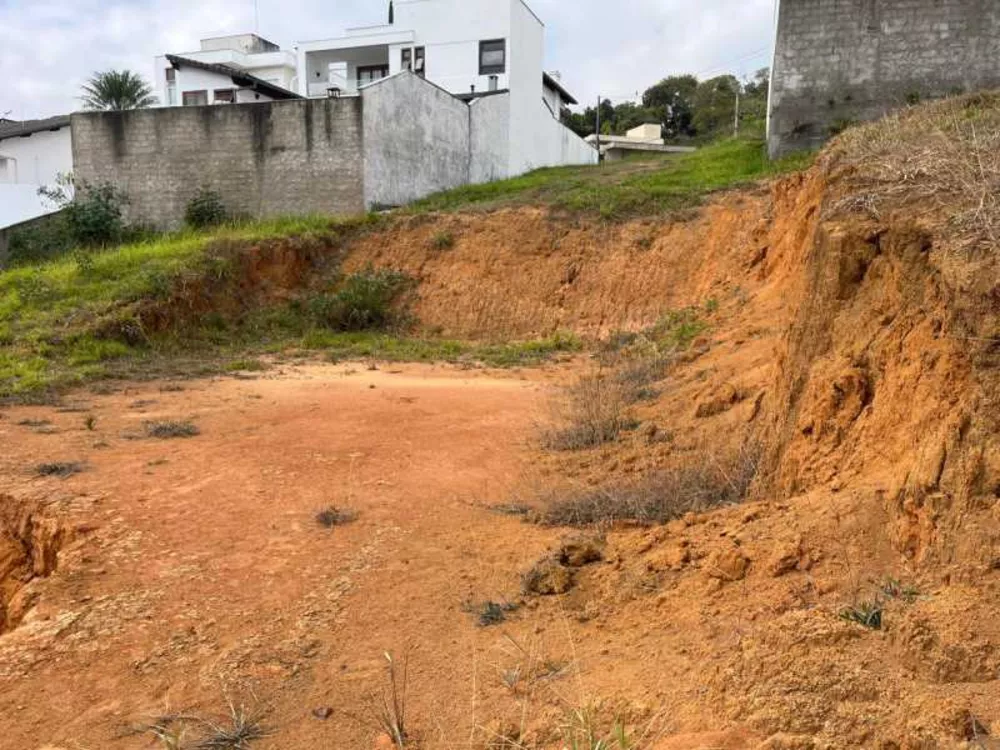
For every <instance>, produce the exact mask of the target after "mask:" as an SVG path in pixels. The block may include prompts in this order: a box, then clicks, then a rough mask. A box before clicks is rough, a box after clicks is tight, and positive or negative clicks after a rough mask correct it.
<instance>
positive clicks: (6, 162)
mask: <svg viewBox="0 0 1000 750" xmlns="http://www.w3.org/2000/svg"><path fill="white" fill-rule="evenodd" d="M0 160H3V161H2V166H0V229H2V228H3V227H8V226H10V225H12V224H19V223H20V222H22V221H27V220H29V219H34V218H35V217H37V216H42V215H44V214H47V213H51V212H52V211H54V210H55V207H54V206H52V205H51V204H50V203H48V201H46V200H45V199H43V198H42V197H41V196H39V195H38V189H39V188H40V187H42V186H50V187H51V186H54V185H55V183H56V179H57V178H58V177H59V175H61V174H69V173H70V172H72V171H73V145H72V140H71V137H70V128H69V126H66V127H64V128H60V129H59V130H57V131H50V130H46V131H43V132H41V133H32V134H31V135H29V136H26V137H24V138H21V137H20V136H18V137H14V138H5V139H4V140H0Z"/></svg>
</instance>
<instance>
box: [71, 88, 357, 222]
mask: <svg viewBox="0 0 1000 750" xmlns="http://www.w3.org/2000/svg"><path fill="white" fill-rule="evenodd" d="M361 108H362V106H361V101H360V100H359V99H323V100H315V101H289V102H268V103H262V104H249V105H241V106H215V107H213V106H209V107H177V108H163V109H151V110H140V111H131V112H95V113H89V112H88V113H81V114H75V115H73V122H72V129H73V161H74V172H75V175H76V177H77V178H79V179H82V180H85V181H88V182H110V183H113V184H115V185H117V186H118V187H120V188H121V189H122V190H124V191H125V192H126V193H127V194H128V196H129V198H130V204H129V206H128V215H129V219H130V220H133V221H139V222H143V223H148V224H151V225H153V226H156V227H159V228H175V227H177V226H179V225H180V224H181V223H182V222H183V218H184V211H185V208H186V206H187V203H188V201H190V200H191V198H192V197H193V196H194V195H195V194H196V193H197V192H198V190H199V188H200V187H201V186H206V187H209V188H211V189H213V190H216V191H218V192H219V193H220V194H221V196H222V199H223V201H224V202H225V204H226V206H227V208H228V209H229V210H231V211H233V212H237V213H240V214H245V215H249V216H254V217H261V218H263V217H271V216H283V215H295V214H298V215H302V214H309V213H324V214H336V215H347V214H355V213H359V212H361V211H363V210H364V208H365V205H364V187H363V186H364V183H363V180H364V174H363V144H362V115H361Z"/></svg>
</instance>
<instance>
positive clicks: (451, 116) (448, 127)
mask: <svg viewBox="0 0 1000 750" xmlns="http://www.w3.org/2000/svg"><path fill="white" fill-rule="evenodd" d="M362 100H363V102H364V107H363V109H364V115H363V121H364V144H365V147H364V175H365V176H364V185H365V190H364V192H365V204H366V205H367V206H369V207H372V206H399V205H403V204H404V203H409V202H410V201H413V200H416V199H418V198H422V197H423V196H425V195H429V194H431V193H434V192H437V191H440V190H447V189H448V188H453V187H457V186H459V185H465V184H466V183H468V182H469V162H470V158H471V152H470V143H469V121H470V117H471V116H470V113H469V105H467V104H466V103H465V102H463V101H461V100H459V99H456V98H455V97H454V96H452V95H451V94H449V93H448V92H447V91H445V90H443V89H440V88H438V87H437V86H435V85H433V84H431V83H428V82H427V81H425V80H424V79H422V78H420V77H419V76H416V75H414V74H412V73H409V72H406V73H400V74H398V75H395V76H392V77H390V78H386V79H383V80H382V81H379V82H378V83H375V84H372V85H371V86H368V87H366V88H365V89H364V90H363V92H362Z"/></svg>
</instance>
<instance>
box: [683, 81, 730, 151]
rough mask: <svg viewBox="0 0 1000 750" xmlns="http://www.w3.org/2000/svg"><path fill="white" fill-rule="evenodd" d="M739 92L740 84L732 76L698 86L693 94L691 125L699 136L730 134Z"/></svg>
mask: <svg viewBox="0 0 1000 750" xmlns="http://www.w3.org/2000/svg"><path fill="white" fill-rule="evenodd" d="M740 91H741V86H740V82H739V81H738V80H736V76H732V75H724V76H717V77H715V78H710V79H709V80H707V81H702V82H701V83H699V84H698V88H697V90H696V91H695V92H694V102H693V104H694V117H693V119H692V123H693V125H694V127H695V130H696V131H697V132H698V135H699V136H702V137H704V136H720V135H723V134H725V133H726V132H729V133H732V129H733V121H734V117H735V115H736V95H737V94H738V93H739V92H740Z"/></svg>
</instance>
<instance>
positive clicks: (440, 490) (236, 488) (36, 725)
mask: <svg viewBox="0 0 1000 750" xmlns="http://www.w3.org/2000/svg"><path fill="white" fill-rule="evenodd" d="M538 381H539V376H537V375H536V376H533V379H531V380H527V379H524V380H522V379H518V377H516V376H508V377H503V378H496V377H490V376H484V375H481V374H470V373H462V372H459V371H454V370H440V369H438V370H436V369H433V368H422V367H405V368H394V369H392V370H390V371H387V372H386V371H382V372H367V371H363V370H355V371H353V372H352V371H351V370H350V369H345V368H343V367H340V368H334V367H326V368H308V369H296V370H293V371H290V372H287V373H285V374H283V375H281V376H280V377H270V376H268V377H264V378H261V379H257V380H252V381H245V380H222V381H216V382H195V383H193V384H188V385H185V386H184V390H183V391H170V390H166V391H165V390H161V388H160V387H159V386H143V387H137V388H134V389H130V390H128V391H127V392H125V393H119V394H114V395H108V396H91V395H90V394H79V395H78V396H77V397H76V399H75V400H74V401H78V402H80V403H79V404H77V406H78V407H79V408H80V409H82V411H75V410H73V411H68V412H66V411H60V410H58V409H54V408H49V407H45V408H43V407H33V408H20V409H13V410H10V411H8V412H6V413H5V414H4V415H3V419H2V420H0V441H2V442H3V444H4V445H6V446H8V449H6V450H5V451H4V455H3V456H2V457H0V476H2V484H0V492H5V493H8V494H9V495H11V496H14V497H17V498H39V499H45V500H48V501H51V500H52V499H53V498H59V499H61V500H62V502H61V504H60V508H59V511H58V512H59V514H60V515H61V516H62V517H64V518H69V519H72V523H71V525H75V527H76V528H75V537H76V541H75V542H73V543H72V544H71V545H70V546H69V547H67V548H66V549H65V550H64V551H63V555H62V566H61V569H60V571H58V572H57V573H56V574H55V575H54V576H52V577H51V578H50V579H48V580H47V581H45V582H44V584H42V585H41V586H40V588H39V590H40V592H41V593H40V595H41V599H40V602H39V604H38V606H37V607H36V608H35V610H34V611H33V612H32V613H31V614H30V615H29V617H28V618H27V619H26V621H25V622H24V623H23V624H22V625H21V626H20V627H19V628H17V629H16V630H14V631H13V632H12V633H10V634H8V635H6V636H4V637H3V638H2V639H0V675H2V676H3V683H4V687H3V688H2V689H0V715H3V716H5V717H6V721H5V731H4V733H3V736H2V738H0V746H2V747H3V748H10V749H11V750H14V749H15V748H18V749H21V748H36V747H41V746H44V745H45V744H46V743H51V744H54V745H56V746H59V747H66V748H76V747H81V748H104V747H112V746H113V747H119V746H120V747H123V748H124V747H141V746H146V745H145V744H144V743H146V742H147V741H148V738H147V739H143V740H141V741H140V740H139V739H136V738H127V737H126V738H121V737H119V736H118V735H120V733H121V730H122V729H123V728H125V727H127V725H128V724H129V723H132V722H135V721H137V720H140V719H142V718H143V717H144V716H146V715H149V714H150V712H152V713H155V712H157V711H165V710H168V709H188V708H191V707H195V708H197V709H198V710H201V711H204V712H207V713H211V712H212V711H215V710H218V709H219V708H221V707H223V706H224V696H226V695H228V696H231V697H233V698H234V699H236V700H241V701H242V700H247V699H248V698H247V696H248V695H249V694H250V693H251V692H252V693H253V694H255V695H257V696H258V697H260V699H261V700H262V701H265V702H267V703H268V704H272V705H273V711H272V713H271V715H270V717H269V720H268V721H269V722H270V723H271V724H272V725H273V726H274V727H275V728H276V729H279V730H280V740H279V739H278V737H277V736H276V737H275V739H274V740H269V741H266V742H264V743H262V744H261V747H269V746H270V747H281V748H317V747H330V748H341V747H366V746H368V744H370V738H371V737H372V735H373V732H372V730H371V729H370V728H369V727H366V726H364V724H363V722H362V723H359V722H357V721H355V720H352V719H350V718H349V717H348V714H352V715H353V714H358V713H363V709H362V705H361V703H360V702H359V698H360V697H361V695H362V694H363V693H365V692H366V691H368V690H370V689H372V688H374V687H377V686H378V685H379V684H380V683H381V681H382V673H383V664H384V662H383V661H382V654H383V652H385V651H392V652H394V653H396V654H399V655H401V654H403V653H404V652H406V651H407V650H411V649H412V652H411V656H410V663H411V696H412V698H411V702H412V707H411V711H412V715H413V716H414V717H421V719H420V720H417V719H416V718H415V719H414V723H415V724H420V731H421V732H422V733H423V734H424V735H425V738H426V739H427V740H428V741H437V740H442V741H444V742H445V743H446V744H448V745H451V744H453V743H454V742H455V741H456V739H458V738H457V737H456V736H455V733H456V731H459V732H460V733H461V734H462V735H464V738H466V739H467V738H468V736H469V734H470V733H471V730H472V722H473V715H474V711H475V709H474V705H473V704H474V699H473V696H474V695H475V687H474V684H473V681H474V679H475V674H476V667H477V665H476V659H477V656H476V655H477V652H478V651H479V649H480V648H481V647H482V641H483V640H484V639H485V638H490V639H491V640H492V639H493V635H492V634H491V635H489V636H487V635H486V631H484V630H481V629H479V628H477V627H476V625H475V621H474V618H473V617H472V616H471V615H470V614H468V613H467V612H466V611H464V608H463V604H464V603H465V602H467V601H472V600H477V599H478V600H484V599H494V600H498V601H499V600H502V599H503V598H504V597H511V598H515V597H516V596H517V594H518V591H517V582H518V577H517V574H518V572H519V571H520V570H521V569H523V568H524V567H525V566H526V565H528V564H530V563H531V562H532V561H533V560H534V559H536V558H537V557H538V556H539V554H541V552H542V551H544V549H545V546H546V543H547V542H548V541H550V540H551V538H552V536H553V533H552V532H546V531H541V530H538V529H534V528H532V527H528V526H526V525H523V524H521V523H520V522H519V521H517V520H516V519H510V518H505V517H502V516H500V515H497V514H494V513H491V512H489V510H488V509H487V506H488V505H489V504H490V503H492V502H501V501H503V500H505V499H506V495H507V492H508V491H509V488H510V487H511V486H513V484H514V483H515V482H516V481H518V479H519V477H520V476H521V473H522V472H523V470H524V465H523V461H524V460H525V458H526V456H527V455H528V451H527V447H526V439H527V438H528V437H529V436H530V434H531V430H532V426H533V423H534V420H536V419H537V417H538V414H539V407H540V401H541V399H542V398H543V396H544V390H545V385H544V383H541V384H540V383H539V382H538ZM88 415H92V416H93V417H94V418H95V420H96V422H95V423H94V424H93V427H94V429H93V430H88V429H87V427H86V425H85V420H86V418H87V416H88ZM158 419H163V420H166V419H175V420H190V421H191V422H192V423H194V424H196V425H197V426H198V427H199V429H200V430H201V435H199V436H198V437H195V438H191V439H187V440H169V441H157V440H129V439H125V438H123V437H122V436H123V435H127V434H129V433H130V432H135V431H137V430H139V429H140V428H141V425H142V423H143V422H144V421H146V420H158ZM25 420H34V421H35V426H34V427H32V426H30V425H28V424H19V423H21V422H24V421H25ZM42 421H48V422H50V424H38V423H39V422H42ZM46 461H48V462H59V461H74V462H81V463H84V464H85V465H86V470H85V471H84V472H83V473H80V474H77V475H75V476H72V477H70V478H68V479H57V478H51V479H41V478H36V477H35V476H33V473H32V467H34V466H35V465H36V464H39V463H41V462H46ZM328 506H336V507H338V508H349V509H352V510H355V511H357V512H358V513H359V518H358V520H357V521H356V522H354V523H352V524H349V525H347V526H343V527H338V528H335V529H333V530H327V529H324V528H322V527H321V526H320V525H319V524H318V523H317V522H316V520H315V515H316V513H317V511H320V510H322V509H324V508H326V507H328ZM447 665H451V671H449V669H448V667H447ZM442 667H444V671H442ZM325 707H330V708H333V709H334V713H333V714H332V715H331V716H330V718H329V719H327V720H325V721H324V720H319V719H317V718H315V717H314V716H313V715H312V709H314V708H325ZM458 728H461V729H460V730H459V729H458ZM269 743H270V744H269Z"/></svg>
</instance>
